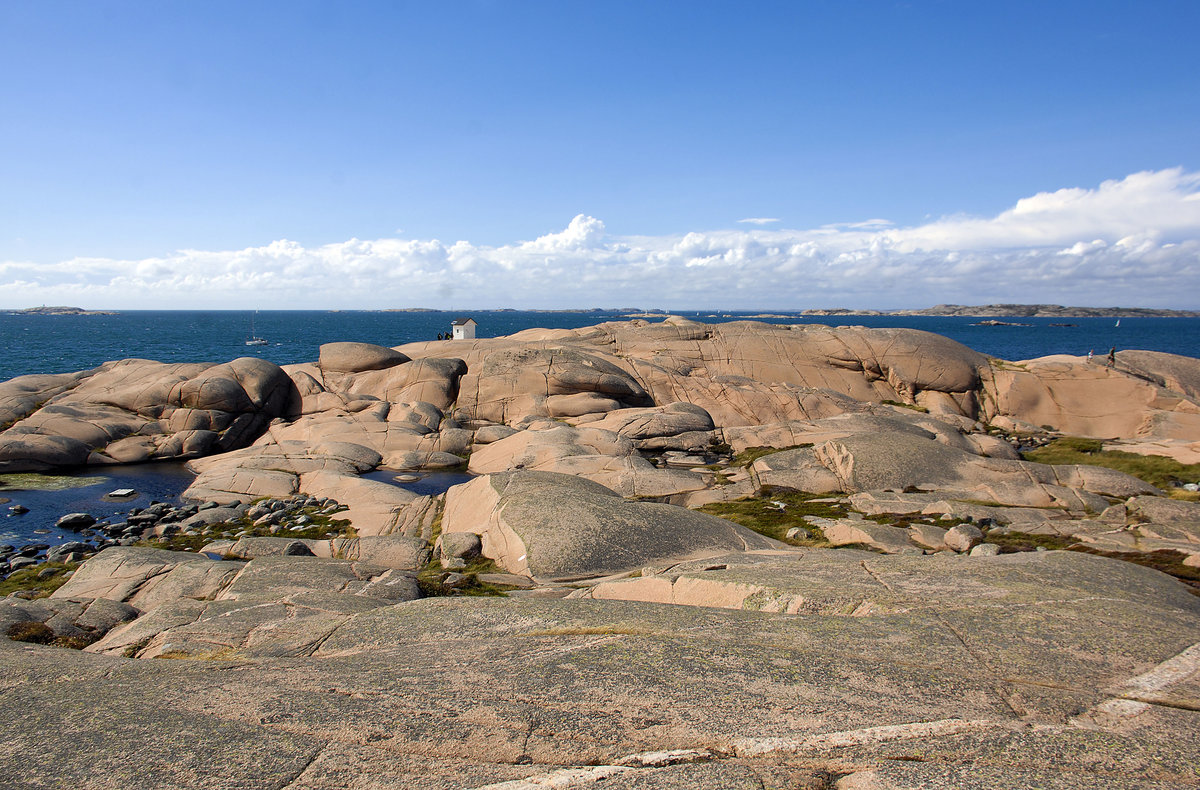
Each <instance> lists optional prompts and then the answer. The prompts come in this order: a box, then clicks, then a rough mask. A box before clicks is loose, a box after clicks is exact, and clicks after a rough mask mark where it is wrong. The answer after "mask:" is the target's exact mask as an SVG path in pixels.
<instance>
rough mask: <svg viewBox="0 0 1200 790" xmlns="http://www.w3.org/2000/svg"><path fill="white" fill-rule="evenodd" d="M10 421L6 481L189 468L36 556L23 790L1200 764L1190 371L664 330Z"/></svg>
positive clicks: (14, 387)
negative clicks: (381, 475)
mask: <svg viewBox="0 0 1200 790" xmlns="http://www.w3.org/2000/svg"><path fill="white" fill-rule="evenodd" d="M0 426H2V427H3V430H2V431H0V473H4V472H10V471H19V470H20V471H39V470H41V471H49V470H56V469H58V470H63V469H71V468H79V467H80V466H81V465H85V466H87V467H95V468H99V467H103V466H105V465H111V464H116V463H137V462H145V461H153V460H157V459H176V460H180V459H182V460H187V461H188V462H189V464H190V465H191V467H192V468H193V470H194V471H195V472H196V473H197V477H196V479H195V481H194V482H193V483H192V485H191V486H190V487H189V489H188V490H187V492H185V499H186V500H187V502H188V504H185V505H183V506H181V507H171V506H162V505H157V506H152V507H150V508H147V509H143V510H140V511H138V512H131V513H128V514H127V517H126V518H125V519H124V522H123V523H122V522H115V523H109V524H96V523H90V524H86V525H84V524H83V522H84V521H86V520H87V519H86V518H81V519H79V520H78V524H79V525H80V529H81V530H85V529H86V530H90V531H91V534H90V535H89V534H84V533H82V532H81V533H80V537H81V538H87V539H88V540H87V541H84V540H80V541H78V543H80V544H81V545H80V546H70V545H69V544H68V546H69V547H60V548H59V549H57V550H56V551H55V552H54V553H55V557H56V560H55V562H54V563H51V564H47V565H44V566H37V565H34V564H33V563H31V562H29V560H34V561H37V560H40V559H42V558H43V557H44V555H42V554H39V553H38V552H37V551H35V552H34V554H33V556H25V557H22V558H21V559H20V560H19V561H18V565H22V566H25V567H19V568H17V569H16V571H15V573H14V574H13V576H12V577H10V579H9V580H8V581H6V582H5V583H6V584H7V583H9V582H12V580H13V579H14V578H16V579H17V581H19V582H21V581H22V580H28V584H26V585H25V587H23V588H22V589H21V590H19V591H18V592H16V593H15V594H14V595H11V596H9V597H8V598H7V599H4V600H3V601H0V628H2V629H3V630H4V632H5V633H6V634H8V635H9V637H10V638H9V639H7V640H0V651H3V654H4V655H3V658H4V660H3V661H0V688H3V689H4V693H5V697H6V701H7V702H8V704H7V705H6V706H4V707H3V708H0V720H3V722H4V727H5V731H6V732H10V733H14V734H15V737H12V738H10V739H9V741H8V745H7V748H8V749H9V750H10V759H9V760H7V761H0V785H4V786H23V787H42V786H46V787H48V786H53V785H55V784H62V783H77V784H80V785H81V786H97V787H100V786H120V785H128V784H130V783H132V784H139V783H140V784H143V785H147V784H148V785H153V786H172V787H238V786H242V787H262V786H278V787H285V786H286V787H291V788H300V787H305V788H334V787H345V786H364V787H367V786H372V787H375V786H377V787H398V786H422V787H445V788H451V787H470V788H481V789H482V788H496V789H498V788H507V789H512V788H536V787H583V786H588V785H592V784H595V783H596V782H600V781H603V782H604V784H605V786H607V787H617V788H621V787H628V788H634V787H647V788H648V787H653V788H676V787H678V788H683V787H713V788H725V787H742V786H746V787H810V786H811V787H840V788H847V790H848V789H849V788H880V790H883V788H907V787H932V786H946V787H996V788H1001V787H1017V786H1048V787H1061V788H1092V787H1095V788H1099V787H1106V788H1109V787H1122V788H1124V787H1128V788H1167V787H1185V786H1198V785H1200V774H1198V773H1197V769H1196V766H1197V765H1200V744H1198V743H1197V742H1196V739H1195V738H1194V736H1193V735H1192V733H1193V732H1195V731H1196V729H1197V725H1200V719H1197V713H1196V711H1197V710H1200V698H1197V696H1196V688H1197V686H1196V683H1197V679H1198V675H1197V671H1198V670H1200V596H1198V595H1197V594H1196V588H1195V585H1200V502H1197V501H1195V500H1196V499H1197V497H1196V495H1195V492H1194V491H1191V490H1190V489H1189V488H1187V487H1185V486H1189V487H1194V484H1195V483H1196V482H1198V481H1197V479H1196V476H1197V475H1200V466H1198V464H1200V360H1196V359H1191V358H1186V357H1178V356H1173V355H1169V354H1159V353H1154V352H1142V351H1122V352H1118V353H1117V354H1116V360H1115V364H1114V365H1113V366H1112V367H1109V366H1106V365H1103V364H1096V363H1090V362H1089V361H1087V360H1086V359H1084V358H1079V357H1068V356H1055V357H1046V358H1043V359H1039V360H1026V361H1023V362H1019V363H1014V362H1006V361H1004V360H996V359H992V358H989V357H986V356H984V355H982V354H977V353H975V352H973V351H971V350H970V349H967V348H965V347H963V346H961V345H959V344H957V343H954V342H952V341H949V340H947V339H946V338H942V337H939V336H937V335H932V334H929V333H925V332H918V331H915V330H901V329H865V328H862V327H841V328H836V329H834V328H830V327H825V326H820V325H812V326H777V325H768V324H760V323H756V322H751V321H746V322H734V323H728V324H718V325H707V324H702V323H698V322H694V321H689V320H686V319H682V318H679V317H667V318H666V319H665V321H662V322H658V323H650V322H647V321H644V320H632V321H623V322H611V323H605V324H599V325H597V326H594V327H588V328H585V329H578V330H529V331H526V332H521V333H518V334H516V335H513V336H511V337H507V338H494V339H487V340H471V341H441V342H431V343H415V344H409V345H406V346H398V347H396V348H383V347H379V346H370V345H366V344H361V343H332V344H327V345H326V346H322V348H321V351H320V355H319V359H318V360H316V361H314V362H313V363H309V364H301V365H289V366H286V367H284V368H279V367H277V366H275V365H272V364H271V363H268V362H264V361H262V360H256V359H239V360H234V361H232V362H229V363H226V364H223V365H208V364H196V365H165V364H162V363H157V362H150V361H146V360H123V361H120V362H111V363H106V364H105V365H102V366H100V367H99V368H96V369H94V370H91V371H85V372H81V373H76V374H64V375H53V376H25V377H20V378H17V379H13V380H11V381H8V382H3V383H0ZM1066 450H1070V451H1071V452H1073V453H1075V455H1071V456H1063V457H1069V458H1071V459H1072V460H1070V461H1069V462H1063V461H1058V460H1051V461H1050V462H1049V463H1042V462H1038V461H1037V460H1035V459H1037V458H1042V457H1046V458H1055V457H1056V456H1053V455H1039V454H1042V453H1054V452H1065V451H1066ZM1138 459H1143V460H1145V463H1143V464H1141V465H1139V463H1138ZM1146 459H1149V460H1146ZM381 467H385V468H387V469H395V470H409V471H410V472H411V473H413V474H422V473H424V472H427V471H433V470H438V469H450V468H465V469H466V471H467V472H469V473H470V474H471V475H473V478H472V479H471V480H470V481H469V482H467V483H464V484H461V485H456V486H453V487H451V488H450V489H449V491H447V492H446V493H445V494H439V495H418V494H415V493H413V492H411V491H406V490H404V489H402V488H398V487H395V486H391V485H388V484H386V483H383V482H379V481H377V480H371V479H368V478H366V477H364V476H363V475H364V474H366V473H367V472H370V471H371V470H374V469H378V468H381ZM1122 469H1124V470H1129V471H1133V472H1138V474H1141V475H1142V476H1141V477H1139V476H1136V475H1134V474H1129V473H1127V472H1126V471H1121V470H1122ZM1068 549H1069V550H1068ZM92 550H99V551H98V552H97V553H95V554H94V555H93V556H91V557H90V558H89V557H88V556H87V555H88V554H89V553H90V552H91V551H92ZM41 551H45V550H44V549H43V550H41ZM18 553H19V552H14V553H13V554H9V555H8V557H9V559H8V560H7V562H8V563H9V565H8V567H9V569H10V570H12V562H13V560H12V559H11V558H12V557H13V556H14V555H15V554H18ZM1116 558H1121V559H1116ZM46 559H48V557H46ZM79 560H82V562H79V563H78V564H77V561H79ZM1154 568H1159V569H1162V570H1166V571H1168V572H1170V574H1172V575H1173V576H1174V577H1175V578H1172V575H1167V573H1163V572H1160V570H1155V569H1154ZM48 570H52V571H53V573H50V574H47V575H46V577H45V578H43V579H41V580H38V579H37V578H36V577H37V576H38V575H41V574H42V573H44V572H45V571H48ZM30 577H32V578H30ZM39 582H40V583H42V586H41V587H39ZM1189 585H1193V586H1191V587H1190V586H1189ZM47 592H48V593H49V594H48V595H46V594H45V593H47ZM69 648H75V649H69ZM153 659H159V660H153ZM162 659H173V660H165V661H164V660H162ZM51 720H53V721H54V722H55V724H54V727H55V731H56V732H57V733H58V734H59V737H58V738H55V739H39V738H36V737H34V735H33V734H35V733H38V732H41V731H44V730H45V728H46V727H47V726H49V725H48V722H49V721H51ZM17 754H20V755H22V759H21V760H16V759H14V758H13V757H12V755H17ZM247 755H252V756H253V757H252V759H248V758H247ZM97 777H98V778H97Z"/></svg>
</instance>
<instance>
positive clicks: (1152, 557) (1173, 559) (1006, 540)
mask: <svg viewBox="0 0 1200 790" xmlns="http://www.w3.org/2000/svg"><path fill="white" fill-rule="evenodd" d="M986 540H987V542H988V543H995V544H996V545H997V546H999V547H1000V553H1001V554H1013V553H1016V552H1020V551H1037V550H1038V549H1039V548H1042V549H1046V550H1047V551H1078V552H1080V553H1083V554H1093V555H1095V556H1097V557H1108V558H1110V559H1114V560H1121V561H1123V562H1131V563H1133V564H1134V565H1141V566H1143V567H1146V568H1153V569H1154V570H1156V571H1162V572H1163V573H1165V574H1167V575H1168V576H1174V577H1175V578H1176V579H1178V580H1179V581H1181V582H1183V583H1184V584H1186V585H1187V586H1188V588H1189V589H1191V591H1192V592H1193V593H1194V594H1195V595H1200V568H1193V567H1191V566H1188V565H1184V564H1183V561H1184V559H1186V558H1187V555H1185V554H1181V553H1180V552H1177V551H1169V550H1160V551H1140V552H1119V551H1101V550H1099V549H1094V548H1091V547H1090V546H1085V545H1083V544H1080V543H1076V542H1075V541H1074V540H1073V539H1072V538H1064V537H1062V536H1061V535H1033V534H1030V533H1028V532H1007V533H998V532H995V531H992V532H989V533H987V537H986Z"/></svg>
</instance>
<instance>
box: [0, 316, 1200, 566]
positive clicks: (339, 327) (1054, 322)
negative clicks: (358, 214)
mask: <svg viewBox="0 0 1200 790" xmlns="http://www.w3.org/2000/svg"><path fill="white" fill-rule="evenodd" d="M628 315H629V313H628V312H627V311H606V310H599V311H586V312H533V311H514V310H496V311H472V312H433V311H421V312H409V311H375V312H371V311H340V312H338V311H295V310H271V311H267V310H264V311H259V312H247V311H199V310H196V311H189V310H183V311H150V310H146V311H130V312H121V313H117V314H114V315H36V314H12V313H0V351H2V352H3V353H0V381H6V380H8V379H10V378H13V377H16V376H22V375H26V374H32V373H69V372H73V371H78V370H89V369H91V368H94V367H96V366H97V365H100V364H101V363H103V362H106V361H109V360H117V359H126V358H130V357H135V358H140V359H153V360H158V361H160V362H215V363H219V362H228V361H229V360H231V359H235V358H237V357H244V356H256V357H261V358H263V359H268V360H270V361H272V362H275V363H277V364H280V365H285V364H291V363H297V362H312V361H315V360H316V359H317V356H318V349H319V348H320V346H321V345H322V344H323V343H330V342H334V341H359V342H364V343H375V344H377V345H381V346H398V345H402V344H405V343H411V342H416V341H423V340H436V339H437V336H438V334H439V333H445V332H449V331H450V322H451V321H453V320H454V319H456V318H465V317H470V318H474V319H475V321H476V322H477V324H478V326H477V336H478V337H484V338H486V337H497V336H501V335H509V334H512V333H514V332H519V331H521V330H523V329H530V328H534V327H543V328H553V329H574V328H579V327H584V326H591V325H593V324H598V323H601V322H604V321H617V320H625V319H626V318H627V317H628ZM677 315H684V316H686V317H687V318H691V319H694V320H697V321H704V322H706V323H724V322H728V321H743V320H759V321H765V322H767V323H774V324H826V325H829V326H842V325H857V326H868V327H904V328H909V329H921V330H925V331H927V332H936V333H937V334H941V335H945V336H947V337H950V338H952V339H954V340H957V341H958V342H960V343H962V344H964V345H966V346H968V347H970V348H973V349H975V350H976V351H980V352H982V353H984V354H988V355H990V356H994V357H999V358H1001V359H1007V360H1012V361H1016V360H1022V359H1032V358H1035V357H1041V356H1047V355H1050V354H1075V355H1080V356H1082V355H1085V354H1087V353H1088V351H1094V352H1095V354H1096V355H1097V356H1099V357H1103V356H1104V355H1106V354H1107V353H1108V350H1109V349H1110V348H1117V349H1118V350H1120V349H1147V350H1151V351H1165V352H1168V353H1172V354H1182V355H1185V356H1200V318H1143V317H1137V318H1122V319H1121V320H1120V323H1119V324H1118V322H1117V320H1116V319H1115V318H1005V319H1001V320H1004V321H1006V322H1009V323H1014V324H1023V326H986V325H980V324H979V322H980V321H981V319H979V318H957V317H956V318H939V317H929V316H834V317H829V316H801V315H788V314H783V313H778V314H775V316H774V317H766V318H763V317H756V316H757V315H758V314H752V313H745V312H742V313H738V312H724V311H699V312H697V311H688V312H685V313H677ZM651 320H653V319H651ZM254 336H257V337H261V338H263V339H265V340H266V341H267V344H266V345H254V346H248V345H246V341H247V340H248V339H249V338H251V337H254ZM69 476H70V477H71V478H72V479H71V480H70V481H58V483H57V484H56V483H54V482H53V481H49V485H47V486H45V487H39V485H40V484H39V483H36V482H31V480H34V479H35V478H36V476H34V477H33V478H31V477H30V476H12V475H8V476H6V475H0V544H10V545H16V546H21V545H28V544H30V543H48V544H51V545H54V544H57V543H62V542H64V541H66V540H71V539H73V538H74V537H76V536H74V535H72V534H71V533H65V534H64V533H63V531H62V530H59V529H57V528H56V527H55V526H54V525H55V522H56V520H57V519H58V517H59V516H61V515H63V514H64V513H70V512H87V513H91V514H92V515H94V516H96V517H97V518H100V519H103V520H107V521H109V522H116V521H120V520H122V518H123V513H124V512H126V511H127V510H128V509H129V508H131V507H145V506H146V505H148V504H150V503H151V502H154V501H164V502H170V503H172V504H178V503H179V502H180V496H179V494H180V493H181V492H182V491H183V490H184V489H185V488H186V487H187V486H188V484H189V483H190V481H191V479H192V474H191V473H190V472H188V471H187V470H186V468H184V466H183V465H182V464H177V463H159V464H144V465H140V466H123V467H113V468H103V469H87V470H77V471H75V472H72V473H70V475H69ZM460 477H461V476H460ZM372 479H377V480H380V481H384V482H392V481H393V479H394V474H389V473H388V472H387V471H386V470H380V471H378V472H375V473H372ZM64 482H69V483H70V486H69V487H63V486H62V485H61V484H62V483H64ZM457 482H462V480H460V479H457V478H455V477H454V476H453V475H449V476H448V475H444V474H443V475H428V476H424V477H423V478H422V479H421V480H418V481H417V482H415V483H408V484H400V485H403V486H404V487H407V488H411V489H412V490H414V491H415V492H416V493H437V492H439V491H441V490H445V488H446V486H448V485H452V484H454V483H457ZM118 488H132V489H135V491H136V492H137V493H136V496H135V497H133V498H131V499H128V500H122V501H121V502H120V503H115V502H112V501H110V499H108V498H106V497H105V494H107V493H108V492H110V491H112V490H114V489H118ZM47 489H48V490H47ZM4 499H8V500H9V501H8V502H4V501H3V500H4ZM12 505H22V506H24V507H27V508H29V512H28V513H23V514H19V515H18V514H11V511H10V510H9V507H11V506H12Z"/></svg>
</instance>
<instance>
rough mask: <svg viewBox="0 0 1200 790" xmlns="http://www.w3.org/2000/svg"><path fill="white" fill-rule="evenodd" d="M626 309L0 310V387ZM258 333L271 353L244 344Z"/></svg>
mask: <svg viewBox="0 0 1200 790" xmlns="http://www.w3.org/2000/svg"><path fill="white" fill-rule="evenodd" d="M627 315H628V313H627V312H623V311H585V312H535V311H517V310H495V311H473V312H434V311H421V312H408V311H320V310H316V311H309V310H270V311H266V310H264V311H259V312H248V311H199V310H196V311H192V310H178V311H153V310H144V311H143V310H138V311H128V312H121V313H117V314H114V315H36V314H19V313H18V314H14V313H0V351H2V352H3V353H0V381H5V380H7V379H10V378H13V377H15V376H22V375H26V374H30V373H68V372H72V371H77V370H88V369H91V368H94V367H96V366H97V365H99V364H101V363H103V362H106V361H109V360H117V359H126V358H130V357H133V358H138V359H153V360H158V361H160V362H228V361H229V360H231V359H234V358H237V357H244V356H256V357H262V358H263V359H268V360H270V361H272V362H275V363H277V364H280V365H285V364H291V363H296V362H314V361H316V359H317V355H318V349H319V348H320V346H321V345H322V344H323V343H330V342H334V341H358V342H363V343H375V344H377V345H381V346H398V345H402V344H404V343H411V342H416V341H422V340H435V339H436V338H437V336H438V334H439V333H444V332H449V331H450V322H451V321H453V320H454V319H455V318H461V317H470V318H474V319H475V321H476V322H477V324H478V325H477V328H476V333H477V336H478V337H498V336H501V335H509V334H512V333H514V332H519V331H521V330H522V329H530V328H534V327H541V328H549V329H575V328H579V327H584V326H591V325H593V324H598V323H601V322H604V321H618V320H624V319H625V318H626V316H627ZM677 315H683V316H686V317H688V318H691V319H694V320H697V321H704V322H707V323H723V322H728V321H744V320H758V321H764V322H767V323H775V324H826V325H829V326H842V325H856V326H867V327H905V328H909V329H921V330H925V331H927V332H935V333H937V334H940V335H945V336H946V337H949V338H952V339H954V340H957V341H958V342H960V343H962V344H963V345H965V346H968V347H969V348H973V349H975V350H976V351H979V352H982V353H984V354H988V355H990V356H994V357H999V358H1000V359H1007V360H1011V361H1016V360H1022V359H1032V358H1035V357H1042V356H1047V355H1050V354H1075V355H1080V356H1082V355H1085V354H1087V353H1088V351H1094V352H1095V353H1096V355H1098V356H1103V355H1106V354H1107V353H1108V350H1109V349H1110V348H1116V349H1118V350H1121V349H1145V350H1149V351H1165V352H1168V353H1171V354H1182V355H1184V356H1192V357H1196V356H1200V318H1149V317H1134V318H1122V319H1120V322H1119V325H1118V322H1117V319H1115V318H1004V319H1000V320H1003V321H1006V322H1010V323H1019V324H1024V326H980V325H979V322H980V320H981V319H980V318H975V317H970V318H965V317H933V316H832V317H830V316H801V315H787V314H783V313H777V314H774V315H776V316H780V317H770V318H752V316H754V315H758V314H755V313H745V312H741V313H738V312H722V311H699V312H697V311H688V312H682V313H677ZM252 336H257V337H261V338H263V339H265V340H266V341H267V344H266V345H261V346H247V345H246V340H248V339H249V338H250V337H252Z"/></svg>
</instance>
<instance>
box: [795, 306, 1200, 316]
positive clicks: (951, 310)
mask: <svg viewBox="0 0 1200 790" xmlns="http://www.w3.org/2000/svg"><path fill="white" fill-rule="evenodd" d="M800 315H928V316H940V317H948V316H967V317H988V318H1137V317H1145V318H1197V317H1200V311H1197V310H1158V309H1153V308H1149V307H1063V306H1062V305H1060V304H986V305H978V306H970V305H961V304H939V305H936V306H934V307H926V308H924V309H921V310H848V309H844V308H833V309H819V310H804V311H802V312H801V313H800Z"/></svg>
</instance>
